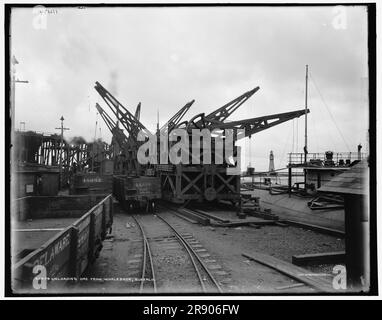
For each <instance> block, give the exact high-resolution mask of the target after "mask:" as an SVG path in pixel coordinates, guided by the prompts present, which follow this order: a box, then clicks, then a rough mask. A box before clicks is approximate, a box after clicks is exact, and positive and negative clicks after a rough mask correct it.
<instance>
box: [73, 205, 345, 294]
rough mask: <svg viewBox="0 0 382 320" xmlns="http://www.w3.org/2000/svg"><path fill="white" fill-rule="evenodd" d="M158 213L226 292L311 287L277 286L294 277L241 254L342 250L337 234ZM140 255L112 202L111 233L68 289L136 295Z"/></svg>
mask: <svg viewBox="0 0 382 320" xmlns="http://www.w3.org/2000/svg"><path fill="white" fill-rule="evenodd" d="M161 214H162V216H163V217H165V218H166V219H167V220H168V221H169V222H171V223H172V224H174V225H175V226H176V228H177V230H178V231H179V232H180V233H183V234H188V235H191V236H192V237H193V239H195V240H196V241H197V242H198V247H199V249H200V253H199V255H200V256H201V257H202V258H203V259H204V261H205V262H206V263H209V266H210V267H211V269H212V270H213V271H214V275H215V277H216V279H217V280H218V282H219V283H220V285H221V286H222V288H223V291H224V292H225V293H228V294H264V293H270V294H285V293H294V294H298V293H313V292H314V290H313V289H311V288H309V287H307V286H302V287H295V288H287V289H285V288H284V289H282V288H281V287H284V286H289V285H292V284H296V283H297V282H296V281H294V280H292V279H291V278H289V277H287V276H284V275H282V274H280V273H279V272H277V271H274V270H271V269H269V268H268V267H266V266H263V265H261V264H258V263H256V262H253V261H250V260H248V259H247V258H245V257H244V256H243V255H242V253H247V254H251V253H254V252H259V253H264V254H268V255H271V256H274V257H276V258H279V259H281V260H285V261H288V262H291V261H292V255H295V254H305V253H319V252H329V251H342V250H344V247H345V244H344V240H343V239H339V238H336V237H333V236H329V235H323V234H319V233H317V232H314V231H309V230H305V229H302V228H296V227H291V226H289V227H281V226H263V227H261V228H260V229H256V228H253V227H246V226H242V227H236V228H221V227H211V226H202V225H200V224H193V223H190V222H189V221H187V220H185V219H182V218H180V217H178V216H176V215H174V214H172V213H170V212H165V213H161ZM214 214H219V215H221V216H222V217H228V218H230V219H237V217H236V216H235V213H234V212H231V211H229V210H220V211H219V212H216V211H215V212H214ZM141 255H142V239H141V234H140V231H139V228H138V227H137V226H136V224H135V222H134V220H133V219H132V217H131V216H129V215H128V214H126V213H124V212H123V211H122V210H121V209H118V207H117V208H116V210H115V215H114V223H113V233H112V237H111V238H110V239H107V240H106V241H105V242H104V248H103V249H102V251H101V255H100V257H99V258H98V259H97V261H96V262H95V263H94V265H92V266H91V267H90V268H89V270H88V273H87V274H86V275H85V276H84V279H85V280H84V281H82V282H81V283H80V284H79V285H76V286H74V287H73V288H72V289H73V290H74V291H78V292H92V291H93V292H94V291H95V292H97V293H99V292H104V293H119V294H135V295H136V294H137V293H138V288H139V281H138V279H139V277H140V270H141V269H140V268H141V267H140V266H141V265H140V261H141ZM307 268H308V269H310V270H311V271H312V272H318V273H326V274H327V277H328V279H330V278H331V277H332V276H333V275H332V274H331V266H327V265H324V266H312V267H307ZM170 272H171V271H169V273H170ZM180 286H182V284H180ZM182 289H184V290H182ZM159 291H160V290H159ZM166 292H167V293H178V292H188V290H187V288H181V290H180V289H179V286H178V288H177V289H174V291H172V292H171V291H168V290H167V291H166Z"/></svg>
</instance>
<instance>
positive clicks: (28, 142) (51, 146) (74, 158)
mask: <svg viewBox="0 0 382 320" xmlns="http://www.w3.org/2000/svg"><path fill="white" fill-rule="evenodd" d="M60 150H61V137H60V136H59V135H57V134H49V135H46V134H41V133H36V132H33V131H27V132H20V131H16V132H15V161H14V165H17V164H20V163H31V164H38V165H43V166H57V167H58V166H59V165H60V156H61V157H62V158H61V165H62V168H63V181H67V179H68V178H69V176H70V175H71V174H72V173H74V172H76V171H83V170H84V169H87V170H93V171H97V170H99V168H100V165H101V162H102V161H103V160H104V159H109V158H110V149H109V145H108V144H107V143H105V142H99V141H97V142H93V143H86V142H81V143H77V144H70V143H68V142H67V141H63V146H62V154H61V153H60Z"/></svg>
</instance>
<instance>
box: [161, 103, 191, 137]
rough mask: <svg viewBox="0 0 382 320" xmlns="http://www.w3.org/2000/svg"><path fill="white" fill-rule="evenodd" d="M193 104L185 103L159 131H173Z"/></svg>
mask: <svg viewBox="0 0 382 320" xmlns="http://www.w3.org/2000/svg"><path fill="white" fill-rule="evenodd" d="M194 102H195V100H191V101H190V102H188V103H186V104H185V105H184V107H182V108H181V109H180V110H179V111H178V112H177V113H175V114H174V115H173V116H172V117H171V118H170V120H168V121H167V122H166V123H165V124H164V125H163V126H162V127H161V128H160V131H163V130H168V132H170V131H171V130H172V129H174V128H175V127H176V126H177V125H178V124H179V122H180V120H181V119H182V118H183V117H184V115H185V114H186V112H187V111H188V110H189V109H190V108H191V106H192V104H193V103H194Z"/></svg>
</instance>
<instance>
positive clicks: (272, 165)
mask: <svg viewBox="0 0 382 320" xmlns="http://www.w3.org/2000/svg"><path fill="white" fill-rule="evenodd" d="M274 159H275V157H274V155H273V151H272V150H271V153H270V154H269V172H274V171H275V161H274Z"/></svg>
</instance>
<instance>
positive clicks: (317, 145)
mask: <svg viewBox="0 0 382 320" xmlns="http://www.w3.org/2000/svg"><path fill="white" fill-rule="evenodd" d="M308 98H309V101H312V100H311V94H310V92H308ZM310 108H311V109H312V105H311V106H310ZM308 120H310V118H309V119H308ZM309 123H313V135H314V138H315V145H316V152H319V149H320V144H319V142H318V137H317V129H316V122H315V121H309Z"/></svg>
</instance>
